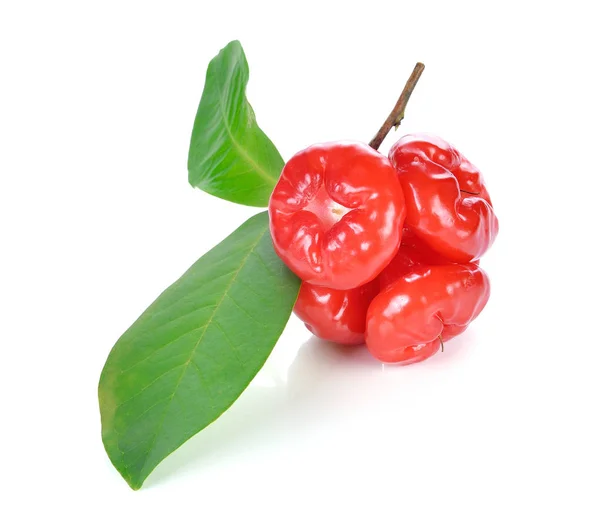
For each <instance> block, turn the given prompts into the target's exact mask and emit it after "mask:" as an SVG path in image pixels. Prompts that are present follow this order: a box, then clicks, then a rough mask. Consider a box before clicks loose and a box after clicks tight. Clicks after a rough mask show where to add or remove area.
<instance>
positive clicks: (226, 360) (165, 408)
mask: <svg viewBox="0 0 600 519" xmlns="http://www.w3.org/2000/svg"><path fill="white" fill-rule="evenodd" d="M299 284H300V281H299V280H298V278H296V276H294V275H293V274H292V273H291V272H290V271H289V270H288V269H287V267H286V266H285V265H284V264H283V263H282V262H281V260H280V259H279V258H278V257H277V256H276V255H275V252H274V251H273V246H272V243H271V237H270V234H269V230H268V216H267V213H266V212H262V213H260V214H258V215H256V216H253V217H252V218H250V219H249V220H247V221H246V222H245V223H244V224H243V225H242V226H240V227H239V228H238V229H237V230H236V231H235V232H233V233H232V234H231V235H229V236H228V237H227V238H225V240H223V241H222V242H221V243H220V244H219V245H217V246H216V247H215V248H213V249H212V250H210V251H209V252H208V253H207V254H205V255H204V256H203V257H202V258H200V259H199V260H198V261H197V262H196V263H195V264H194V265H193V266H192V267H191V268H190V269H189V270H188V271H187V272H186V273H185V274H184V275H183V276H182V277H181V278H180V279H179V280H177V281H176V282H175V283H174V284H173V285H171V286H170V287H169V288H168V289H167V290H165V291H164V292H163V293H162V294H161V295H160V296H159V297H158V299H157V300H156V301H155V302H154V303H152V305H150V307H149V308H148V309H147V310H146V311H145V312H144V313H143V314H142V315H141V316H140V317H139V319H138V320H137V321H136V322H135V323H134V324H133V325H132V326H131V328H129V329H128V330H127V331H126V332H125V333H124V334H123V336H122V337H121V338H120V339H119V340H118V341H117V343H116V344H115V346H114V348H113V349H112V351H111V352H110V355H109V356H108V359H107V361H106V364H105V366H104V370H103V371H102V375H101V377H100V384H99V388H98V396H99V401H100V412H101V416H102V439H103V441H104V446H105V448H106V452H107V453H108V456H109V457H110V459H111V461H112V463H113V464H114V466H115V467H116V468H117V470H118V471H119V472H120V473H121V475H122V476H123V477H124V478H125V480H126V481H127V482H128V483H129V485H130V486H131V487H132V488H133V489H138V488H140V486H141V485H142V483H143V482H144V480H145V479H146V477H147V476H148V475H149V474H150V472H152V470H153V469H154V468H155V467H156V466H157V465H158V464H159V463H160V462H161V461H162V460H163V459H164V458H165V457H166V456H168V455H169V454H170V453H171V452H173V451H174V450H175V449H177V448H178V447H179V446H180V445H182V444H183V443H184V442H185V441H186V440H188V439H189V438H191V437H192V436H193V435H194V434H196V433H197V432H198V431H200V430H201V429H203V428H204V427H206V426H207V425H209V424H210V423H211V422H213V421H214V420H216V419H217V418H218V417H219V416H220V415H221V414H222V413H223V412H224V411H225V410H226V409H227V408H229V406H231V404H233V402H234V401H235V400H236V399H237V398H238V397H239V396H240V394H241V393H242V391H244V389H245V388H246V387H247V386H248V384H249V383H250V381H251V380H252V379H253V378H254V376H255V375H256V373H257V372H258V371H259V370H260V368H261V367H262V366H263V364H264V362H265V361H266V359H267V357H268V356H269V354H270V353H271V350H272V349H273V347H274V345H275V343H276V342H277V339H278V338H279V336H280V335H281V332H282V331H283V329H284V327H285V324H286V323H287V321H288V318H289V316H290V313H291V311H292V307H293V306H294V303H295V301H296V297H297V294H298V289H299Z"/></svg>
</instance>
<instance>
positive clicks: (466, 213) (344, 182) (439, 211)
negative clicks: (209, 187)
mask: <svg viewBox="0 0 600 519" xmlns="http://www.w3.org/2000/svg"><path fill="white" fill-rule="evenodd" d="M269 215H270V226H271V235H272V238H273V244H274V247H275V251H276V252H277V254H278V255H279V256H280V257H281V259H282V260H283V261H284V262H285V264H286V265H287V266H288V267H289V268H290V269H291V270H292V271H293V272H295V273H296V274H297V275H298V276H299V277H300V278H301V279H302V286H301V289H300V294H299V296H298V301H297V302H296V306H295V308H294V312H295V313H296V315H297V316H298V317H299V318H300V319H302V320H303V321H304V322H305V324H306V326H307V327H308V329H309V330H310V331H311V332H312V333H314V334H315V335H316V336H318V337H321V338H322V339H326V340H329V341H333V342H337V343H341V344H363V343H366V345H367V348H368V349H369V351H370V352H371V353H372V355H373V356H374V357H376V358H377V359H379V360H381V361H383V362H394V363H401V364H410V363H413V362H418V361H421V360H425V359H426V358H428V357H430V356H431V355H433V354H434V353H436V352H437V351H438V350H439V349H440V347H442V348H443V345H444V342H445V341H447V340H448V339H450V338H452V337H454V336H456V335H458V334H459V333H461V332H463V331H464V330H465V329H466V328H467V326H468V324H469V323H470V322H471V321H472V320H473V319H475V318H476V317H477V316H478V315H479V313H480V312H481V310H482V309H483V307H484V306H485V304H486V303H487V301H488V298H489V294H490V287H489V280H488V277H487V275H486V274H485V272H484V271H483V270H482V269H481V267H479V264H478V263H479V262H478V260H479V258H480V257H481V256H482V255H483V254H484V253H485V251H486V250H487V249H488V248H489V247H490V245H491V244H492V243H493V241H494V239H495V238H496V235H497V233H498V220H497V219H496V216H495V214H494V210H493V208H492V203H491V201H490V197H489V194H488V192H487V190H486V188H485V186H484V183H483V179H482V176H481V174H480V172H479V170H478V169H477V168H475V167H474V166H473V164H471V163H470V162H469V161H468V160H467V159H466V158H465V157H464V156H463V155H462V154H461V153H459V152H458V151H457V150H456V149H455V148H454V147H452V146H451V145H450V144H448V143H447V142H445V141H444V140H442V139H440V138H438V137H435V136H432V135H407V136H405V137H403V138H401V139H400V140H399V141H398V142H397V143H396V144H395V145H394V146H393V147H392V149H391V150H390V153H389V159H388V158H387V157H385V156H384V155H382V154H381V153H379V152H377V151H375V150H374V149H372V148H370V147H368V146H367V145H365V144H362V143H355V142H339V143H328V144H318V145H315V146H311V147H309V148H307V149H305V150H303V151H301V152H299V153H297V154H296V155H295V156H294V157H292V159H291V160H290V161H289V162H288V163H287V164H286V165H285V167H284V169H283V172H282V174H281V178H280V179H279V182H278V183H277V186H276V187H275V189H274V191H273V194H272V195H271V200H270V202H269Z"/></svg>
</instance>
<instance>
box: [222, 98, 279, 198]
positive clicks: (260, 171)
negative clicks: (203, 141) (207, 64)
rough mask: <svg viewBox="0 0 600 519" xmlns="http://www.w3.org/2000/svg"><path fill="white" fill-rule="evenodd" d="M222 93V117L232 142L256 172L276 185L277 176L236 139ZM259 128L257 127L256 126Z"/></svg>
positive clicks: (245, 100) (245, 101)
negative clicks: (268, 171) (263, 166)
mask: <svg viewBox="0 0 600 519" xmlns="http://www.w3.org/2000/svg"><path fill="white" fill-rule="evenodd" d="M245 89H246V87H245V86H244V90H245ZM220 94H221V95H219V112H220V113H221V117H222V118H223V121H224V126H225V129H226V130H227V133H228V134H229V138H230V139H231V142H232V143H233V145H234V146H235V148H236V149H237V150H238V151H239V152H240V155H242V156H243V157H244V158H245V159H246V161H247V162H248V163H249V164H250V165H251V166H252V167H254V169H255V170H256V172H257V173H258V174H259V175H260V176H262V177H263V178H265V179H267V180H268V181H269V182H270V184H271V185H272V186H274V185H275V181H276V180H277V177H274V176H273V177H272V176H271V175H269V174H268V173H267V172H266V170H264V169H263V168H262V167H261V166H260V165H259V164H258V163H257V162H256V161H255V160H254V159H253V158H252V157H251V156H250V155H249V154H248V152H247V151H246V150H245V149H244V148H243V147H242V145H241V144H240V143H239V142H238V141H237V140H236V139H235V137H234V135H233V132H232V130H231V128H230V126H229V124H228V123H229V121H228V119H227V116H226V114H225V107H224V106H223V96H222V94H223V90H220ZM242 95H243V96H244V100H243V102H244V103H246V104H249V103H248V99H246V95H245V94H242ZM255 129H257V128H255Z"/></svg>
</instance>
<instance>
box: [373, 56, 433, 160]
mask: <svg viewBox="0 0 600 519" xmlns="http://www.w3.org/2000/svg"><path fill="white" fill-rule="evenodd" d="M423 70H425V65H423V63H417V64H416V65H415V68H414V69H413V71H412V74H411V75H410V77H409V78H408V81H407V82H406V85H404V90H402V93H401V94H400V97H399V98H398V101H396V106H394V109H393V110H392V111H391V113H390V115H388V118H387V119H386V120H385V122H384V123H383V126H382V127H381V128H379V131H378V132H377V134H376V135H375V137H373V138H372V139H371V142H369V146H371V148H373V149H374V150H377V149H379V146H381V143H382V142H383V139H385V138H386V136H387V134H388V133H390V130H391V129H392V128H398V126H400V123H401V122H402V119H404V110H405V109H406V105H407V104H408V100H409V99H410V95H411V94H412V93H413V90H414V89H415V86H417V81H419V78H420V77H421V74H422V73H423Z"/></svg>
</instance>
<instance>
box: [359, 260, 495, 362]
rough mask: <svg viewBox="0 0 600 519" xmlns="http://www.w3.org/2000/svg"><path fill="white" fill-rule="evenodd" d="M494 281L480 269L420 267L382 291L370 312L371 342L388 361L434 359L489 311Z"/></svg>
mask: <svg viewBox="0 0 600 519" xmlns="http://www.w3.org/2000/svg"><path fill="white" fill-rule="evenodd" d="M489 296H490V283H489V279H488V277H487V275H486V274H485V272H484V271H483V270H482V269H481V267H479V266H478V265H474V264H467V265H458V264H453V265H435V266H420V267H416V268H414V269H412V270H411V271H410V272H408V273H406V274H404V275H402V276H401V277H400V278H399V279H398V280H397V281H396V282H395V283H393V284H392V285H391V286H389V287H388V288H387V289H385V290H384V291H383V292H381V293H380V294H379V295H378V296H377V297H375V299H373V301H372V302H371V305H370V306H369V310H368V312H367V326H366V333H365V337H366V343H367V347H368V348H369V351H370V352H371V354H372V355H373V356H374V357H375V358H377V359H379V360H380V361H382V362H390V363H398V364H412V363H414V362H419V361H422V360H425V359H427V358H429V357H431V356H432V355H433V354H435V353H436V352H437V351H438V349H439V348H440V344H441V343H440V336H441V337H442V340H443V341H444V342H446V341H447V340H448V339H451V338H452V337H454V336H456V335H458V334H459V333H461V332H462V331H464V330H465V329H466V327H467V325H468V324H469V323H470V322H471V321H472V320H473V319H475V318H476V317H477V316H478V315H479V313H480V312H481V310H483V308H484V306H485V305H486V303H487V301H488V299H489Z"/></svg>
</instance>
